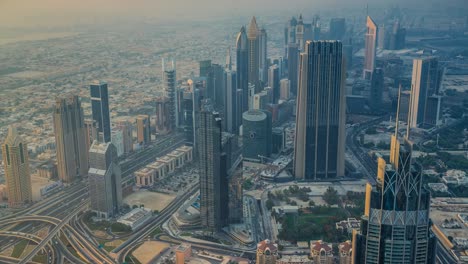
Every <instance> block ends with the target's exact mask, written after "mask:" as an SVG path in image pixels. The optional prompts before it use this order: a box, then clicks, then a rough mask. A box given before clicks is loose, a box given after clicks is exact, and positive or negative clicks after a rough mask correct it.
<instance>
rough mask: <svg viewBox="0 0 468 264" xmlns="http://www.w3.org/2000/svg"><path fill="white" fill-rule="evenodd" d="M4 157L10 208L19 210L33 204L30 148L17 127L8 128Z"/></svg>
mask: <svg viewBox="0 0 468 264" xmlns="http://www.w3.org/2000/svg"><path fill="white" fill-rule="evenodd" d="M2 157H3V167H4V169H5V182H6V192H7V196H8V206H9V207H11V208H18V207H22V206H24V205H26V204H29V203H31V202H32V189H31V175H30V172H29V156H28V147H27V144H26V143H25V142H24V141H23V139H22V138H21V137H20V136H19V135H18V132H17V131H16V128H15V127H12V126H11V127H9V128H8V134H7V137H6V139H5V141H4V143H3V145H2Z"/></svg>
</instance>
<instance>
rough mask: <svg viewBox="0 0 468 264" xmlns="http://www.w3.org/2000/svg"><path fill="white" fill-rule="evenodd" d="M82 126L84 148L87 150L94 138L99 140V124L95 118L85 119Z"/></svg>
mask: <svg viewBox="0 0 468 264" xmlns="http://www.w3.org/2000/svg"><path fill="white" fill-rule="evenodd" d="M84 126H85V144H86V149H87V150H89V148H90V147H91V144H93V141H94V140H98V141H99V132H98V126H99V124H98V122H97V121H96V120H91V119H85V121H84Z"/></svg>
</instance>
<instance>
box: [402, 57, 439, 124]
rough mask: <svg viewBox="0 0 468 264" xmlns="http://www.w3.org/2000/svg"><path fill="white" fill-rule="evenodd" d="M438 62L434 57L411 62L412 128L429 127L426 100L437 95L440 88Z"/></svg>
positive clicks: (429, 110)
mask: <svg viewBox="0 0 468 264" xmlns="http://www.w3.org/2000/svg"><path fill="white" fill-rule="evenodd" d="M439 79H440V72H439V62H438V60H437V58H436V57H427V58H422V59H414V60H413V76H412V79H411V99H410V118H409V123H410V125H411V127H412V128H415V127H420V126H431V125H432V123H433V122H431V121H429V120H430V119H434V118H433V117H430V116H429V113H431V109H430V108H429V107H428V98H429V97H430V96H433V95H438V92H439V86H440V80H439Z"/></svg>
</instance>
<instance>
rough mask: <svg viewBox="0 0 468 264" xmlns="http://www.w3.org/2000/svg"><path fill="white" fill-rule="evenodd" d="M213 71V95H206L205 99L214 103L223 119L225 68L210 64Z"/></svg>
mask: <svg viewBox="0 0 468 264" xmlns="http://www.w3.org/2000/svg"><path fill="white" fill-rule="evenodd" d="M211 67H212V70H213V83H214V94H211V95H210V94H209V93H208V94H206V97H207V98H210V99H211V102H212V103H214V107H215V109H216V110H218V111H219V112H220V113H221V114H222V117H223V118H224V117H225V112H224V108H225V100H226V79H225V70H224V69H225V68H224V67H223V66H222V65H219V64H212V66H211Z"/></svg>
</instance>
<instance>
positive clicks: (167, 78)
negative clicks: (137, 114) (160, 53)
mask: <svg viewBox="0 0 468 264" xmlns="http://www.w3.org/2000/svg"><path fill="white" fill-rule="evenodd" d="M162 69H163V85H164V92H165V93H166V97H168V98H169V106H170V107H169V113H168V114H169V115H168V118H169V124H170V126H169V130H171V131H172V130H174V129H176V128H177V127H179V125H180V124H179V115H178V113H179V108H180V107H179V100H178V99H179V97H178V96H177V89H176V82H177V74H176V65H175V61H174V60H171V63H170V65H166V63H165V61H164V59H163V60H162Z"/></svg>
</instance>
